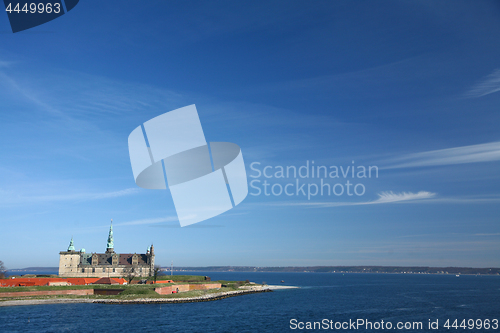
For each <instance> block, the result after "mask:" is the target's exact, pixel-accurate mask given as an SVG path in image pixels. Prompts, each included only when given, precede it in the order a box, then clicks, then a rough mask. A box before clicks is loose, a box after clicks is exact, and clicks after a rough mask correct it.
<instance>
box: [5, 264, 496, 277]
mask: <svg viewBox="0 0 500 333" xmlns="http://www.w3.org/2000/svg"><path fill="white" fill-rule="evenodd" d="M162 270H163V271H166V272H170V268H169V267H163V268H162ZM57 271H58V267H27V268H21V269H12V270H8V271H7V274H8V275H23V274H26V273H27V272H29V273H31V274H39V273H37V272H43V274H46V273H49V272H52V274H57ZM173 271H174V273H175V272H270V273H271V272H290V273H292V272H297V273H304V272H305V273H393V274H394V273H395V274H465V275H469V274H471V275H500V268H498V267H487V268H474V267H428V266H283V267H258V266H205V267H196V266H190V267H175V268H174V270H173ZM40 274H42V273H40Z"/></svg>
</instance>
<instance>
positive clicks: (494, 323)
mask: <svg viewBox="0 0 500 333" xmlns="http://www.w3.org/2000/svg"><path fill="white" fill-rule="evenodd" d="M443 327H444V328H447V329H450V328H455V329H459V328H461V329H469V330H480V329H486V330H489V329H490V328H491V329H493V330H496V329H498V319H491V320H490V319H476V320H474V319H468V320H466V319H464V320H462V321H461V322H459V321H458V319H455V320H454V321H453V322H451V320H450V319H448V320H447V321H446V322H445V323H444V325H443Z"/></svg>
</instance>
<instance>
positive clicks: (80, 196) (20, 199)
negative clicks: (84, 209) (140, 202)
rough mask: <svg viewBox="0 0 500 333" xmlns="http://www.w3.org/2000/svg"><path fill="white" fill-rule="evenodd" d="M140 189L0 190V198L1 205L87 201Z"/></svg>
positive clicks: (131, 192)
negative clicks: (24, 192) (33, 192)
mask: <svg viewBox="0 0 500 333" xmlns="http://www.w3.org/2000/svg"><path fill="white" fill-rule="evenodd" d="M139 191H140V190H139V189H136V188H128V189H125V190H120V191H113V192H103V193H75V194H58V195H40V196H24V195H16V194H15V193H11V192H9V191H2V190H0V199H1V203H2V205H6V204H7V205H10V204H27V203H47V202H60V201H82V200H83V201H88V200H100V199H108V198H117V197H123V196H128V195H133V194H136V193H138V192H139Z"/></svg>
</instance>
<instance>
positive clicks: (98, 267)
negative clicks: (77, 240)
mask: <svg viewBox="0 0 500 333" xmlns="http://www.w3.org/2000/svg"><path fill="white" fill-rule="evenodd" d="M154 264H155V254H154V248H153V245H151V247H150V248H149V249H148V250H147V251H146V253H143V254H137V253H133V254H132V253H128V254H118V253H116V252H115V251H114V240H113V220H111V226H110V227H109V235H108V243H107V246H106V252H105V253H85V249H81V250H80V251H76V250H75V246H74V245H73V237H72V238H71V242H70V243H69V246H68V250H67V251H61V252H60V253H59V276H60V277H120V276H126V275H129V274H133V275H134V276H141V277H147V276H152V275H153V272H154Z"/></svg>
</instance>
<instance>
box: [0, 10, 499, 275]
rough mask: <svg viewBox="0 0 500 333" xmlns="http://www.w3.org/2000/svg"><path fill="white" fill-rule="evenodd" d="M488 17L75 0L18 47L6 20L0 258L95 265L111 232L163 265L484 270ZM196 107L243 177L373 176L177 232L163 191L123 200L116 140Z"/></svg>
mask: <svg viewBox="0 0 500 333" xmlns="http://www.w3.org/2000/svg"><path fill="white" fill-rule="evenodd" d="M499 14H500V5H499V4H498V2H495V1H481V2H474V3H472V2H466V1H440V2H434V1H418V2H410V1H405V2H402V1H382V2H377V3H374V2H369V1H365V2H333V1H316V2H313V3H310V2H305V1H304V2H300V1H294V2H289V1H286V2H285V1H281V2H280V1H271V2H269V1H252V2H244V3H241V2H231V1H225V2H223V1H216V2H201V1H200V2H197V1H193V2H182V3H180V2H167V1H148V2H147V3H145V2H140V1H120V2H119V5H118V2H111V1H108V2H99V4H97V2H92V1H81V2H80V3H79V4H78V6H77V7H75V9H73V10H72V11H71V12H69V13H68V14H66V15H63V16H62V17H60V18H58V19H56V20H54V21H51V22H48V23H46V24H44V25H41V26H38V27H35V28H33V29H30V30H26V31H24V32H19V33H16V34H13V33H12V32H11V30H10V26H9V22H8V19H7V15H6V14H4V15H0V40H1V43H0V115H1V122H0V156H1V159H0V224H1V229H0V230H1V231H0V260H3V261H4V263H5V265H6V266H7V267H8V268H22V267H27V266H57V264H58V260H59V258H58V257H59V256H58V252H59V251H61V250H65V249H66V248H67V246H68V244H69V241H70V239H71V237H72V236H73V238H74V242H75V247H77V248H85V249H86V250H87V251H88V252H103V251H104V250H105V246H106V240H107V232H108V228H109V221H110V219H113V221H114V234H115V250H116V251H118V252H122V253H127V252H144V251H145V250H146V248H147V247H148V246H149V245H150V244H151V243H154V245H155V249H156V254H157V261H158V263H159V264H162V265H170V263H171V261H174V265H178V266H210V265H254V266H290V265H295V266H305V265H422V266H472V267H498V266H499V265H500V223H499V222H500V220H499V216H500V205H499V203H500V176H499V174H498V170H499V167H500V131H499V129H500V126H499V124H500V112H498V111H499V106H500V44H499V43H498V40H500V21H499V20H498V17H499ZM190 104H196V107H197V109H198V113H199V116H200V120H201V123H202V126H203V129H204V132H205V137H206V138H207V141H225V142H234V143H236V144H238V145H239V146H240V147H241V149H242V152H243V158H244V160H245V165H246V167H247V173H248V175H249V176H250V175H256V172H254V171H253V170H252V169H251V168H250V165H251V163H253V162H258V163H260V168H261V170H262V169H263V167H265V166H272V167H273V168H274V169H275V167H276V166H295V167H297V168H299V167H300V166H303V165H305V164H306V163H307V161H309V163H312V161H314V162H315V165H325V166H328V167H330V166H338V167H340V166H342V167H344V168H345V167H348V166H352V165H353V161H354V165H356V166H377V167H378V168H379V176H378V178H375V177H372V178H371V179H349V180H350V181H351V182H354V183H362V184H363V186H364V188H365V193H364V194H363V195H362V196H356V195H354V196H347V195H341V196H319V195H317V196H315V197H312V198H310V200H308V199H307V197H306V196H300V195H295V196H286V195H280V196H274V195H269V196H265V195H263V194H262V195H259V196H254V195H252V194H249V195H248V197H247V198H246V199H245V200H244V201H243V202H242V203H241V204H240V205H238V206H237V207H236V208H234V209H232V210H230V211H228V212H226V213H224V214H222V215H220V216H217V217H215V218H212V219H210V220H207V221H204V222H201V223H198V224H196V225H193V226H190V227H184V228H180V227H179V222H178V220H177V215H176V212H175V208H174V204H173V202H172V198H171V196H170V193H169V191H168V190H167V191H154V190H145V189H142V188H139V187H137V186H136V185H135V182H134V178H133V175H132V170H131V166H130V160H129V156H128V147H127V138H128V135H129V134H130V132H131V131H132V130H133V129H134V128H136V127H137V126H139V125H140V124H142V123H144V122H145V121H147V120H149V119H151V118H153V117H155V116H158V115H160V114H162V113H165V112H167V111H170V110H174V109H177V108H180V107H183V106H186V105H190ZM254 179H256V178H252V177H249V181H252V180H254ZM258 180H260V181H261V182H263V181H264V180H265V178H264V177H263V176H262V177H260V178H258ZM268 181H269V182H270V183H271V184H280V186H285V185H286V184H288V183H294V182H295V181H296V179H278V178H275V177H273V178H271V179H268ZM300 181H304V182H305V183H306V184H312V183H318V182H319V180H318V179H300ZM325 181H328V182H330V183H331V184H332V185H333V184H335V183H345V181H346V179H325ZM261 184H262V183H261ZM276 186H278V185H276ZM306 186H307V185H306ZM250 192H251V193H252V192H253V193H255V190H252V188H250Z"/></svg>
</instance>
